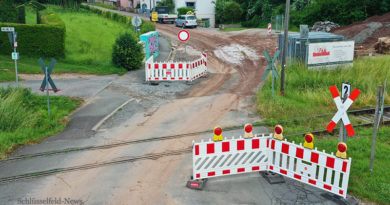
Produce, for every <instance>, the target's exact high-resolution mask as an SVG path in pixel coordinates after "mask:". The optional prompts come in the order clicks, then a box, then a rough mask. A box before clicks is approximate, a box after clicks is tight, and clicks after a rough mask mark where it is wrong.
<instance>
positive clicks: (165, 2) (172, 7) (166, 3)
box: [157, 0, 175, 12]
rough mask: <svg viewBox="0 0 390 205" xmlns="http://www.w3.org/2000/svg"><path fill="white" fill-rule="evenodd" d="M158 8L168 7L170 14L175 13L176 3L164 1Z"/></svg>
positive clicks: (168, 0)
mask: <svg viewBox="0 0 390 205" xmlns="http://www.w3.org/2000/svg"><path fill="white" fill-rule="evenodd" d="M157 6H168V8H169V12H174V11H175V2H173V0H162V1H160V2H158V3H157Z"/></svg>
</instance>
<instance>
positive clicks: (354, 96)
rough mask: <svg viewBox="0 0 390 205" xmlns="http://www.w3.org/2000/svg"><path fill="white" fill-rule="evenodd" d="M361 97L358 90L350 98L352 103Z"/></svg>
mask: <svg viewBox="0 0 390 205" xmlns="http://www.w3.org/2000/svg"><path fill="white" fill-rule="evenodd" d="M359 95H360V90H358V89H356V88H355V89H354V90H353V91H352V93H351V95H350V96H349V98H350V99H351V100H352V101H355V100H356V98H357V97H358V96H359Z"/></svg>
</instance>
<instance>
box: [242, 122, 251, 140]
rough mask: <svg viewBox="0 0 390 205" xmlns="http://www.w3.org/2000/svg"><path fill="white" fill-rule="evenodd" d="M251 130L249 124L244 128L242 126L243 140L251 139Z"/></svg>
mask: <svg viewBox="0 0 390 205" xmlns="http://www.w3.org/2000/svg"><path fill="white" fill-rule="evenodd" d="M252 130H253V126H252V124H249V123H247V124H245V126H244V131H245V134H244V138H251V137H253V133H252Z"/></svg>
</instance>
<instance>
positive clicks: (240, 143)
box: [237, 140, 245, 150]
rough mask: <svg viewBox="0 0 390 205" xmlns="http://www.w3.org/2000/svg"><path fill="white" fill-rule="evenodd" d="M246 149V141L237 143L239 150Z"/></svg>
mask: <svg viewBox="0 0 390 205" xmlns="http://www.w3.org/2000/svg"><path fill="white" fill-rule="evenodd" d="M244 149H245V141H244V140H238V141H237V150H244Z"/></svg>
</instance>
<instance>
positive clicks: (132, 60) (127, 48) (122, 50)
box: [112, 33, 144, 70]
mask: <svg viewBox="0 0 390 205" xmlns="http://www.w3.org/2000/svg"><path fill="white" fill-rule="evenodd" d="M142 49H143V48H142V45H141V44H138V41H137V38H136V36H135V35H134V34H133V33H125V34H123V35H121V36H119V38H118V39H117V40H116V42H115V44H114V48H113V52H112V62H113V63H114V65H115V66H116V67H119V68H125V69H127V70H135V69H138V68H139V67H141V66H142V60H143V58H144V53H143V51H142Z"/></svg>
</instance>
